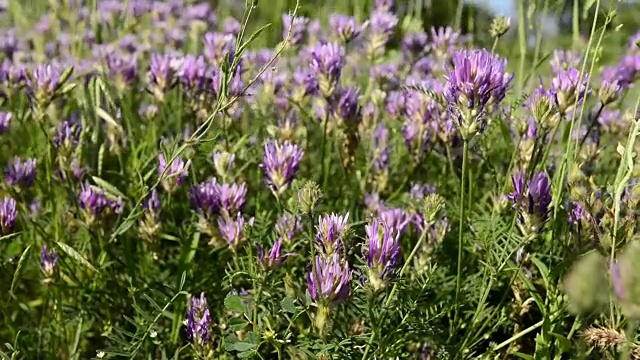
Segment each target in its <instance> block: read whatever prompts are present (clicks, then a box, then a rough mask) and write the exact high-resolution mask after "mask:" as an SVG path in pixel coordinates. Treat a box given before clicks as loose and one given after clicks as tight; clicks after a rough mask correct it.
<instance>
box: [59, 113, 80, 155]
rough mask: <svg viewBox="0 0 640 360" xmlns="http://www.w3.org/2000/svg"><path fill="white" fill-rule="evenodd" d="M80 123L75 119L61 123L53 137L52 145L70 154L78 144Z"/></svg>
mask: <svg viewBox="0 0 640 360" xmlns="http://www.w3.org/2000/svg"><path fill="white" fill-rule="evenodd" d="M81 135H82V123H80V122H79V121H78V120H77V118H76V117H72V118H70V119H69V120H66V121H63V122H62V123H61V124H60V126H59V127H58V128H57V129H56V131H55V133H54V135H53V144H54V145H55V147H56V148H57V149H59V150H60V151H62V152H64V153H70V152H72V151H73V150H74V149H75V148H76V147H77V146H78V144H79V143H80V136H81Z"/></svg>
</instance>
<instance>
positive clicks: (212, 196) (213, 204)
mask: <svg viewBox="0 0 640 360" xmlns="http://www.w3.org/2000/svg"><path fill="white" fill-rule="evenodd" d="M218 195H219V192H218V188H217V181H216V179H215V178H210V179H208V180H206V181H204V182H202V183H200V184H197V185H195V186H194V187H193V188H192V189H191V191H190V193H189V197H190V199H191V206H193V208H195V210H196V211H198V213H199V214H201V215H203V216H211V215H214V214H216V213H217V212H218V209H219V208H220V200H219V199H218Z"/></svg>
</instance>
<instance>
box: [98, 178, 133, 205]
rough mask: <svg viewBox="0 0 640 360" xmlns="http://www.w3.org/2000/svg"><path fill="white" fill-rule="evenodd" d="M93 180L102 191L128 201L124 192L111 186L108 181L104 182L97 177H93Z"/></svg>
mask: <svg viewBox="0 0 640 360" xmlns="http://www.w3.org/2000/svg"><path fill="white" fill-rule="evenodd" d="M91 179H93V181H94V182H95V183H96V185H98V186H99V187H100V188H101V189H104V190H105V191H106V192H108V193H110V194H111V195H113V196H115V197H118V196H119V197H121V198H123V199H125V200H127V197H126V196H125V195H124V194H123V193H122V191H120V190H118V188H117V187H115V186H113V185H111V184H110V183H109V182H108V181H106V180H103V179H101V178H99V177H97V176H92V177H91Z"/></svg>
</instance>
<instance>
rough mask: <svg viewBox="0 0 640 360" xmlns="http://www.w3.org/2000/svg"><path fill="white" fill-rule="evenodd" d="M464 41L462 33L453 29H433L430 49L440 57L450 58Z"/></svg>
mask: <svg viewBox="0 0 640 360" xmlns="http://www.w3.org/2000/svg"><path fill="white" fill-rule="evenodd" d="M462 40H463V38H462V36H461V35H460V33H459V32H457V31H454V30H453V28H451V27H438V28H435V27H431V44H430V48H431V49H433V50H435V51H436V53H437V55H438V56H441V57H442V56H446V57H448V56H450V54H452V53H453V52H454V50H455V49H456V47H457V46H458V45H459V43H461V42H462Z"/></svg>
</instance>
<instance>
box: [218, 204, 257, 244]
mask: <svg viewBox="0 0 640 360" xmlns="http://www.w3.org/2000/svg"><path fill="white" fill-rule="evenodd" d="M252 222H253V219H250V220H249V223H248V225H249V226H251V225H252ZM244 225H245V220H244V217H243V216H242V214H241V213H238V215H237V216H236V218H235V219H233V217H224V216H220V217H219V218H218V230H219V231H220V235H222V238H223V239H224V240H225V241H226V242H227V244H229V246H230V247H231V250H233V251H235V250H237V249H238V247H239V246H240V245H242V244H243V243H244V240H245V239H244V230H245V229H244Z"/></svg>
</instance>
